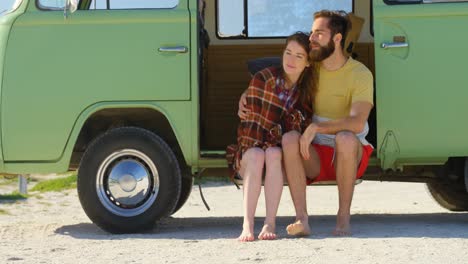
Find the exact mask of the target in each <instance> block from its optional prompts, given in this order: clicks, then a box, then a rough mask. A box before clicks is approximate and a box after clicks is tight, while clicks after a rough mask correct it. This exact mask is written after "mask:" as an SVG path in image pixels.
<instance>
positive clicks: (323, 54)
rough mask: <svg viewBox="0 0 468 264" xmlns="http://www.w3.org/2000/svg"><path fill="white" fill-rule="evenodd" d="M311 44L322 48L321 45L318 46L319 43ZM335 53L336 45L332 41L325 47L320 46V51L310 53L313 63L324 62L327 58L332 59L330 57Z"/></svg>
mask: <svg viewBox="0 0 468 264" xmlns="http://www.w3.org/2000/svg"><path fill="white" fill-rule="evenodd" d="M311 44H314V45H319V46H320V44H318V43H317V42H313V43H311ZM334 51H335V43H334V42H333V40H332V39H330V40H329V41H328V44H327V45H326V46H325V47H323V46H320V48H319V49H318V50H314V49H311V50H310V53H309V57H310V58H311V59H312V60H313V61H317V62H319V61H323V60H325V59H326V58H328V57H330V55H332V53H333V52H334Z"/></svg>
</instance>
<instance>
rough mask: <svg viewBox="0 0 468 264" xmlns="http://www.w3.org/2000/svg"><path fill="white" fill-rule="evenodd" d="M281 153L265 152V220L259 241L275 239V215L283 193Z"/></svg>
mask: <svg viewBox="0 0 468 264" xmlns="http://www.w3.org/2000/svg"><path fill="white" fill-rule="evenodd" d="M282 156H283V153H282V151H281V148H278V147H271V148H268V149H266V151H265V166H266V173H265V186H264V191H265V204H266V218H265V223H264V225H263V228H262V231H261V232H260V234H259V235H258V239H260V240H273V239H276V232H275V228H276V214H277V212H278V206H279V202H280V200H281V194H282V192H283V168H282V167H283V164H282Z"/></svg>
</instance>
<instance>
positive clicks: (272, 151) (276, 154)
mask: <svg viewBox="0 0 468 264" xmlns="http://www.w3.org/2000/svg"><path fill="white" fill-rule="evenodd" d="M282 159H283V153H282V151H281V148H278V147H271V148H267V149H266V150H265V163H266V164H267V166H268V164H271V163H281V160H282Z"/></svg>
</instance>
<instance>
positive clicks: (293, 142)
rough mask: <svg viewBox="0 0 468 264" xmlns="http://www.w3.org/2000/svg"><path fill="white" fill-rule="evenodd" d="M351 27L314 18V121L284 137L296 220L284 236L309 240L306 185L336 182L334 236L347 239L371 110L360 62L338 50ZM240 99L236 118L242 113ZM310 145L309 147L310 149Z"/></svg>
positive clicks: (343, 18) (329, 14)
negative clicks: (316, 72) (316, 67)
mask: <svg viewBox="0 0 468 264" xmlns="http://www.w3.org/2000/svg"><path fill="white" fill-rule="evenodd" d="M349 28H350V22H349V20H348V17H347V14H346V13H344V12H333V11H327V10H324V11H319V12H317V13H315V14H314V23H313V26H312V31H311V34H310V45H311V52H310V58H311V59H312V60H313V61H315V62H318V63H320V70H319V82H318V91H317V95H316V97H315V101H314V104H313V107H314V117H313V120H312V121H313V122H312V124H310V125H309V126H308V127H307V129H306V130H305V131H304V133H303V134H302V135H300V133H298V132H296V131H291V132H288V133H286V134H285V135H284V136H283V139H282V147H283V159H284V164H285V170H286V176H287V179H288V184H289V189H290V192H291V197H292V199H293V202H294V207H295V210H296V221H295V222H294V223H292V224H290V225H288V226H287V228H286V230H287V232H288V234H290V235H295V236H306V235H309V234H310V232H311V230H310V226H309V222H308V217H309V216H308V213H307V204H306V186H307V183H310V182H312V181H322V180H336V182H337V185H338V196H339V209H338V213H337V220H336V227H335V230H334V231H333V234H334V235H338V236H346V235H350V234H351V231H350V208H351V201H352V197H353V192H354V184H355V180H356V178H360V177H361V176H362V175H363V174H364V171H365V169H366V167H367V163H368V160H369V157H370V155H371V153H372V150H373V148H372V146H371V145H370V144H369V143H368V142H367V141H366V139H365V136H366V135H367V132H368V130H369V128H368V125H367V119H368V117H369V113H370V111H371V109H372V107H373V78H372V74H371V72H370V71H369V70H368V69H367V68H366V67H365V66H364V65H363V64H361V63H360V62H358V61H355V60H354V59H352V58H349V57H348V56H346V55H345V53H344V51H343V46H344V42H345V38H346V34H347V31H348V29H349ZM243 101H244V99H243V98H241V102H240V104H239V105H240V109H239V116H240V117H241V118H242V117H243V114H245V109H244V107H243ZM311 143H312V144H311Z"/></svg>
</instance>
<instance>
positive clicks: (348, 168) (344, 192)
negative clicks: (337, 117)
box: [333, 131, 362, 236]
mask: <svg viewBox="0 0 468 264" xmlns="http://www.w3.org/2000/svg"><path fill="white" fill-rule="evenodd" d="M335 141H336V149H335V171H336V182H337V184H338V197H339V209H338V213H337V217H336V228H335V230H334V231H333V234H334V235H336V236H348V235H351V225H350V220H351V202H352V199H353V193H354V185H355V181H356V174H357V169H358V165H359V162H360V160H361V157H362V145H361V143H360V142H359V140H358V138H357V137H356V136H355V135H354V134H353V133H351V132H347V131H343V132H339V133H337V134H336V138H335Z"/></svg>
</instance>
